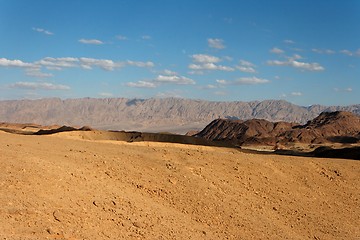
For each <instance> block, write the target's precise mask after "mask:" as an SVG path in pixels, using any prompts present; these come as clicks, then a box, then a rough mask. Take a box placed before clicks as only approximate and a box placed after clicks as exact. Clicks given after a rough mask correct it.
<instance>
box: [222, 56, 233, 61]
mask: <svg viewBox="0 0 360 240" xmlns="http://www.w3.org/2000/svg"><path fill="white" fill-rule="evenodd" d="M222 59H223V60H225V61H229V62H231V61H232V60H233V58H232V57H230V56H224V57H222Z"/></svg>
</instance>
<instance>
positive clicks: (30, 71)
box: [25, 68, 54, 78]
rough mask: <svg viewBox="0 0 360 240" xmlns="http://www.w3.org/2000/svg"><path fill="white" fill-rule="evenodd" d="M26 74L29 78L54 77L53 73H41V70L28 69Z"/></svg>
mask: <svg viewBox="0 0 360 240" xmlns="http://www.w3.org/2000/svg"><path fill="white" fill-rule="evenodd" d="M25 73H26V75H27V76H30V77H36V78H49V77H53V76H54V75H53V74H51V73H44V72H41V70H40V68H28V69H26V70H25Z"/></svg>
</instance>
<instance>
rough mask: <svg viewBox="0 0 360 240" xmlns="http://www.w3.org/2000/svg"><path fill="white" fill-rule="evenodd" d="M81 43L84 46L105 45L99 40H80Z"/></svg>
mask: <svg viewBox="0 0 360 240" xmlns="http://www.w3.org/2000/svg"><path fill="white" fill-rule="evenodd" d="M79 42H81V43H84V44H93V45H102V44H104V43H103V42H102V41H100V40H98V39H84V38H82V39H80V40H79Z"/></svg>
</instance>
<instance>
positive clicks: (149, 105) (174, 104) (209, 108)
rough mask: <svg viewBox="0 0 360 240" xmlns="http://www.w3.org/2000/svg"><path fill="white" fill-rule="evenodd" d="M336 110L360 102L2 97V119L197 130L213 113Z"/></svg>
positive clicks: (307, 114) (271, 117)
mask: <svg viewBox="0 0 360 240" xmlns="http://www.w3.org/2000/svg"><path fill="white" fill-rule="evenodd" d="M337 110H342V111H349V112H353V113H355V114H358V115H360V104H357V105H352V106H345V107H341V106H332V107H327V106H321V105H313V106H309V107H302V106H297V105H294V104H291V103H289V102H286V101H280V100H267V101H252V102H211V101H203V100H191V99H179V98H164V99H159V98H152V99H126V98H103V99H96V98H82V99H66V100H62V99H58V98H50V99H40V100H12V101H0V122H13V123H14V122H16V123H37V124H42V125H54V124H56V125H60V126H61V125H70V126H83V125H89V126H92V127H94V128H100V129H112V130H137V131H151V132H161V131H169V132H177V133H185V132H187V131H189V130H201V129H202V128H203V127H204V126H206V124H207V123H209V122H211V121H212V120H214V119H217V118H224V119H241V120H247V119H254V118H257V119H265V120H268V121H273V122H274V121H286V122H298V123H306V122H307V121H308V120H310V119H312V118H314V117H316V116H317V115H319V114H320V113H321V112H323V111H337Z"/></svg>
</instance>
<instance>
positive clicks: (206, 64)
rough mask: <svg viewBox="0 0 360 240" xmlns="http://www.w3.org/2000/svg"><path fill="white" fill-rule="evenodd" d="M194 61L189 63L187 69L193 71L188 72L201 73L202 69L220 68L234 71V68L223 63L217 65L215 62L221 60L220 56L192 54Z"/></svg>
mask: <svg viewBox="0 0 360 240" xmlns="http://www.w3.org/2000/svg"><path fill="white" fill-rule="evenodd" d="M191 58H192V60H193V62H194V63H192V64H189V66H188V67H189V69H192V70H194V71H191V72H190V74H203V71H202V70H220V71H228V72H231V71H234V68H232V67H228V66H223V65H217V64H215V63H218V62H220V61H221V59H220V58H218V57H215V56H211V55H206V54H194V55H192V56H191Z"/></svg>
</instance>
